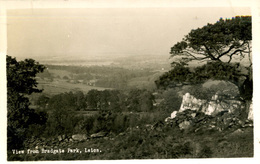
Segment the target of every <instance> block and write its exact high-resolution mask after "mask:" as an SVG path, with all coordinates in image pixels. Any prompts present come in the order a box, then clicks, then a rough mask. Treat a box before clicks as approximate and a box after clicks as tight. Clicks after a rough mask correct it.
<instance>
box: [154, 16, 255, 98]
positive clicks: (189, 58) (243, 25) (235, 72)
mask: <svg viewBox="0 0 260 164" xmlns="http://www.w3.org/2000/svg"><path fill="white" fill-rule="evenodd" d="M251 41H252V22H251V16H237V17H233V18H231V19H222V18H220V19H219V21H217V22H216V23H214V24H210V23H208V24H207V25H205V26H204V27H202V28H198V29H195V30H191V31H190V33H189V34H188V35H186V36H184V38H183V40H182V41H180V42H178V43H176V44H175V45H173V47H171V51H170V54H171V58H172V59H173V62H172V69H171V70H170V71H169V72H166V73H165V74H163V75H162V76H161V77H160V78H159V80H157V81H156V85H157V87H158V88H168V87H176V86H182V85H185V84H188V85H190V84H202V83H204V82H206V81H207V80H209V79H212V80H225V81H229V82H231V83H233V84H235V85H236V86H237V87H238V90H239V93H240V94H239V99H240V100H241V101H244V102H248V101H251V99H252V92H253V80H252V60H251V59H252V55H251V53H252V47H251ZM242 63H243V64H242ZM194 64H196V66H195V67H194ZM191 66H193V67H191Z"/></svg>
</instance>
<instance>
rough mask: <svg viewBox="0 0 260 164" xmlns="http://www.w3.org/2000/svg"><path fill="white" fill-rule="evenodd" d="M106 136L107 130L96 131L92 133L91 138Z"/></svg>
mask: <svg viewBox="0 0 260 164" xmlns="http://www.w3.org/2000/svg"><path fill="white" fill-rule="evenodd" d="M104 136H106V133H105V132H99V133H94V134H91V136H90V137H91V138H100V137H104Z"/></svg>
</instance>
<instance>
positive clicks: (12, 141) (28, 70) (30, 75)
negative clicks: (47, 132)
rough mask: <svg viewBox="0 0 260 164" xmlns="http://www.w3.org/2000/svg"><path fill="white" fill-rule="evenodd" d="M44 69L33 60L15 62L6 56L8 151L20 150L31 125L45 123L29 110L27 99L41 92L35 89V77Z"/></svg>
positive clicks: (44, 119) (39, 116)
mask: <svg viewBox="0 0 260 164" xmlns="http://www.w3.org/2000/svg"><path fill="white" fill-rule="evenodd" d="M44 68H45V67H44V66H43V65H40V64H39V63H38V62H35V61H34V60H33V59H25V60H24V61H19V62H17V61H16V59H15V58H12V57H11V56H6V70H7V118H8V120H7V135H8V141H7V145H8V149H14V148H15V149H17V148H21V147H22V146H23V141H24V139H25V138H26V136H27V134H28V133H29V127H30V126H31V125H32V124H44V123H45V121H46V118H45V117H44V114H43V113H41V114H42V116H41V115H40V114H37V113H36V112H35V110H34V109H30V108H29V105H30V102H29V99H28V98H27V96H28V95H30V94H32V93H35V92H41V90H39V89H37V88H36V86H37V82H36V79H35V76H36V74H37V73H39V72H42V71H43V70H44ZM29 134H30V133H29Z"/></svg>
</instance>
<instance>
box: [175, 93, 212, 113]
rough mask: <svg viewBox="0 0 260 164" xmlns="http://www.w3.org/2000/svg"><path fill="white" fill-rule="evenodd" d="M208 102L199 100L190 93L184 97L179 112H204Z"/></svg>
mask: <svg viewBox="0 0 260 164" xmlns="http://www.w3.org/2000/svg"><path fill="white" fill-rule="evenodd" d="M206 102H207V101H206V100H201V99H197V98H195V97H194V96H192V95H190V93H186V94H185V95H183V97H182V104H181V107H180V110H179V112H182V111H185V110H187V109H190V110H196V111H199V110H203V109H204V110H205V108H206V106H205V103H206Z"/></svg>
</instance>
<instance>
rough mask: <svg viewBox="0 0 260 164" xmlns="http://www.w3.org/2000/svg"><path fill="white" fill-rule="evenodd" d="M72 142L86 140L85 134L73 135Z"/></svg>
mask: <svg viewBox="0 0 260 164" xmlns="http://www.w3.org/2000/svg"><path fill="white" fill-rule="evenodd" d="M71 138H72V139H73V140H74V141H84V140H86V139H88V137H87V135H86V134H74V135H72V137H71Z"/></svg>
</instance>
